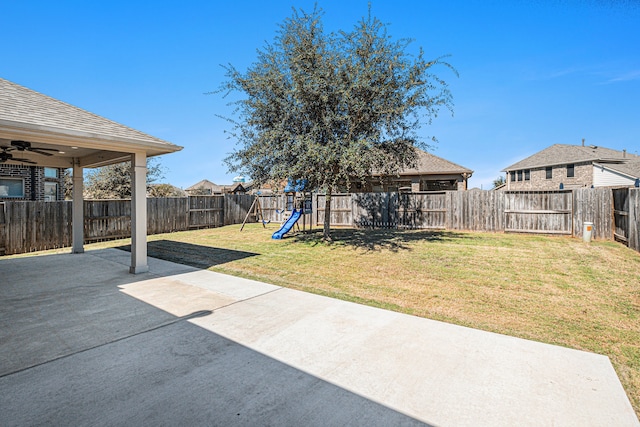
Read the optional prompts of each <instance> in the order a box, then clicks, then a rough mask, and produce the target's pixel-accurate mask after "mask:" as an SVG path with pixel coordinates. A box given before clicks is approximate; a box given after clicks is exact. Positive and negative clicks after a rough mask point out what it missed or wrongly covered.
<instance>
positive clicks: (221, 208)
mask: <svg viewBox="0 0 640 427" xmlns="http://www.w3.org/2000/svg"><path fill="white" fill-rule="evenodd" d="M253 198H254V196H250V195H231V194H229V195H224V196H196V197H175V198H173V197H172V198H148V199H147V234H159V233H170V232H174V231H183V230H189V229H191V228H204V227H220V226H223V225H229V224H239V223H241V222H242V220H243V219H244V216H245V215H246V214H247V211H248V210H249V207H250V206H251V203H252V202H253ZM71 219H72V202H70V201H59V202H22V201H21V202H0V255H2V254H6V255H10V254H17V253H25V252H32V251H38V250H45V249H55V248H61V247H68V246H71V243H72V241H71V239H72V236H71V232H72V223H71ZM84 236H85V242H96V241H101V240H112V239H118V238H125V237H130V236H131V201H130V200H85V201H84Z"/></svg>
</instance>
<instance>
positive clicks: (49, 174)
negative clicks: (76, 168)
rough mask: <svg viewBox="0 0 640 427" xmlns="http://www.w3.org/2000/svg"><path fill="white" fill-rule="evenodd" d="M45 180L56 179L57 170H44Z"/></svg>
mask: <svg viewBox="0 0 640 427" xmlns="http://www.w3.org/2000/svg"><path fill="white" fill-rule="evenodd" d="M44 177H45V178H58V169H56V168H44Z"/></svg>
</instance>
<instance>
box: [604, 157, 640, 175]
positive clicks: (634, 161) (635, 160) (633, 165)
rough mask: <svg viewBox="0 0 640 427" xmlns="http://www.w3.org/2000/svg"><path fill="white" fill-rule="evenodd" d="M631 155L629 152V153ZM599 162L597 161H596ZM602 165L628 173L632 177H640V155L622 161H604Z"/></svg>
mask: <svg viewBox="0 0 640 427" xmlns="http://www.w3.org/2000/svg"><path fill="white" fill-rule="evenodd" d="M627 156H629V154H627ZM596 163H597V162H596ZM602 166H604V167H606V168H607V169H611V170H614V171H617V172H620V173H622V174H624V175H627V176H628V177H631V178H636V179H637V178H640V156H633V157H631V158H627V159H626V160H625V161H623V162H621V163H617V162H616V163H604V162H603V163H602Z"/></svg>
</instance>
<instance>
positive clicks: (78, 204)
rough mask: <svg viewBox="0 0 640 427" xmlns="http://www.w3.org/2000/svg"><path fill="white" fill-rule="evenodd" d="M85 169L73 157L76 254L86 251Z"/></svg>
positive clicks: (73, 243) (73, 207) (73, 242)
mask: <svg viewBox="0 0 640 427" xmlns="http://www.w3.org/2000/svg"><path fill="white" fill-rule="evenodd" d="M82 175H83V170H82V166H80V162H79V161H78V159H73V178H72V182H73V187H72V196H73V202H72V214H71V221H72V225H71V227H72V232H71V234H72V248H71V252H72V253H74V254H81V253H83V252H84V198H83V196H82V192H83V183H82V178H83V176H82Z"/></svg>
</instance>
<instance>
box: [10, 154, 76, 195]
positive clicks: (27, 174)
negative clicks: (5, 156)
mask: <svg viewBox="0 0 640 427" xmlns="http://www.w3.org/2000/svg"><path fill="white" fill-rule="evenodd" d="M57 170H58V178H46V177H45V176H44V167H42V166H25V165H9V164H6V163H2V164H0V178H20V179H22V180H23V182H24V197H7V198H3V197H0V200H31V201H42V200H44V183H45V182H55V183H57V184H58V191H57V197H56V198H57V200H63V198H64V189H63V185H64V180H63V178H62V177H63V172H64V169H62V168H60V169H57Z"/></svg>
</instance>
